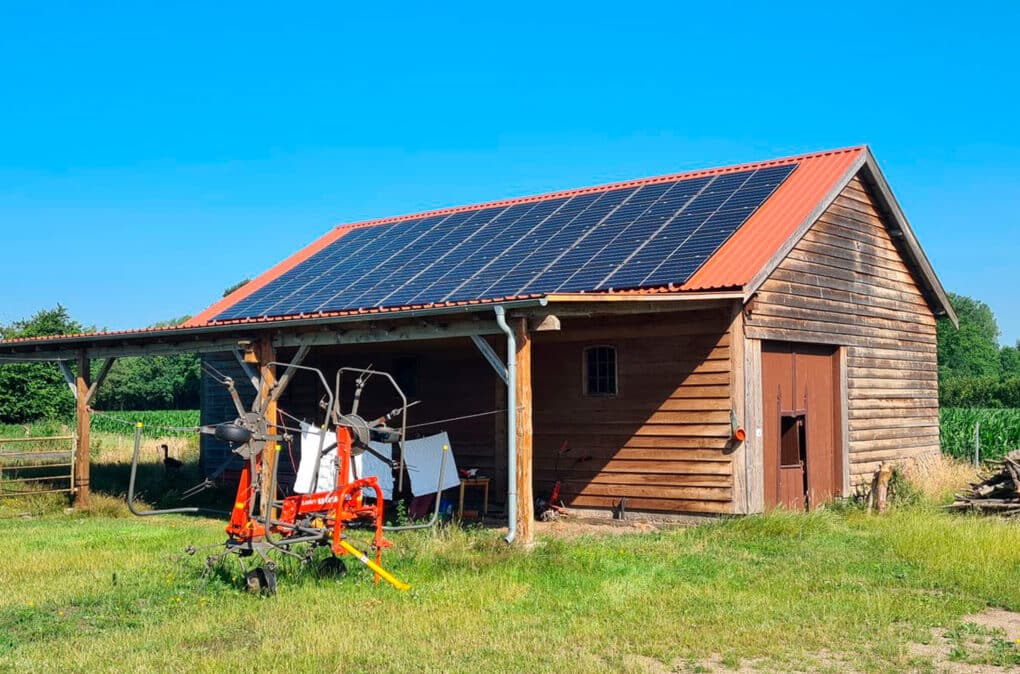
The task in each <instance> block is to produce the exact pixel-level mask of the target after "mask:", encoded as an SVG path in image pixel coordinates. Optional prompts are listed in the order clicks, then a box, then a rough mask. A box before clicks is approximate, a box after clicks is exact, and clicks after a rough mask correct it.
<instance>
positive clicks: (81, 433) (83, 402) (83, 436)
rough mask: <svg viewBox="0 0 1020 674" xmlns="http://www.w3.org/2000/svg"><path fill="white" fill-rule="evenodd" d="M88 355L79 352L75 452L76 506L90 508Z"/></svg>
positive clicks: (76, 387) (76, 382)
mask: <svg viewBox="0 0 1020 674" xmlns="http://www.w3.org/2000/svg"><path fill="white" fill-rule="evenodd" d="M90 375H91V373H90V372H89V358H88V354H87V353H86V352H85V351H84V350H82V351H79V352H78V374H77V376H76V377H75V395H76V400H75V419H76V420H77V432H76V434H75V437H76V438H77V443H78V444H77V446H76V447H75V452H74V505H75V507H76V508H88V506H89V429H90V427H91V419H90V415H89V388H90V386H91V381H90V379H91V376H90Z"/></svg>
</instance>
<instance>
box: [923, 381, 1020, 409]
mask: <svg viewBox="0 0 1020 674" xmlns="http://www.w3.org/2000/svg"><path fill="white" fill-rule="evenodd" d="M939 402H940V403H941V404H942V406H943V407H1005V408H1020V378H1017V377H1012V378H1007V379H999V378H998V377H954V378H952V379H947V380H945V381H942V382H941V383H940V384H939Z"/></svg>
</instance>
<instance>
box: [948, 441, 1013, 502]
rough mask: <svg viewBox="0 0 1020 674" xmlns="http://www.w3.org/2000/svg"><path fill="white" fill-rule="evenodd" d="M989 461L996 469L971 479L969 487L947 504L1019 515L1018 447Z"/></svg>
mask: <svg viewBox="0 0 1020 674" xmlns="http://www.w3.org/2000/svg"><path fill="white" fill-rule="evenodd" d="M988 463H989V465H990V466H991V467H993V468H994V470H995V472H993V473H992V474H991V475H989V476H988V477H986V478H985V479H983V480H981V481H980V482H974V483H972V484H971V485H970V487H971V488H970V490H969V491H967V492H965V493H961V494H957V495H956V500H955V501H953V503H952V504H950V505H949V506H947V507H948V508H950V509H951V510H973V511H977V512H981V513H989V514H995V515H1001V516H1003V517H1012V516H1014V515H1020V450H1014V451H1012V452H1010V453H1009V454H1007V455H1006V456H1005V457H1003V459H1002V460H1001V461H989V462H988Z"/></svg>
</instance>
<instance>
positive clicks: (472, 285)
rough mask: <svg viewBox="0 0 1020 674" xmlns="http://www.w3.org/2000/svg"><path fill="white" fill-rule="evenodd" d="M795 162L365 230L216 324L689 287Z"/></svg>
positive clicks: (343, 239) (288, 274)
mask: <svg viewBox="0 0 1020 674" xmlns="http://www.w3.org/2000/svg"><path fill="white" fill-rule="evenodd" d="M796 167H797V164H786V165H783V166H773V167H769V168H761V169H749V170H746V171H735V172H731V173H723V174H720V175H715V176H701V177H693V178H686V179H680V180H675V181H666V182H659V183H648V184H644V185H641V186H639V187H620V188H616V189H610V190H605V191H600V192H591V193H588V194H577V195H574V196H564V197H555V198H549V199H543V200H538V201H533V202H528V203H518V204H512V205H509V206H495V207H487V208H477V209H473V210H464V211H459V212H456V213H449V214H440V215H433V216H427V217H418V218H412V219H408V220H404V221H402V222H398V223H390V224H382V225H375V226H368V227H358V228H354V229H352V230H350V231H349V232H347V233H345V234H344V235H343V236H341V237H340V238H339V239H337V240H336V241H334V242H333V243H331V244H330V245H328V246H326V247H325V248H324V249H322V250H320V251H318V252H317V253H315V254H314V255H312V256H311V257H309V258H308V259H307V260H305V261H304V262H302V263H300V264H298V265H297V266H295V267H294V268H293V269H291V270H289V271H287V272H286V273H284V274H282V275H281V276H280V277H278V278H276V279H274V280H273V281H271V282H270V283H268V284H266V285H265V286H264V287H262V288H260V289H259V290H257V291H256V292H254V293H252V294H251V295H249V296H248V297H246V298H244V299H243V300H241V301H239V302H237V303H236V304H234V305H233V306H232V307H230V308H228V309H226V310H225V311H223V312H222V313H220V314H219V315H218V316H216V319H215V320H230V319H237V318H257V317H262V316H287V315H293V314H302V313H303V314H315V313H319V312H327V311H339V310H345V309H361V308H372V307H397V306H405V305H412V304H413V305H419V304H432V303H439V302H449V301H459V300H472V299H498V298H502V297H512V296H517V295H523V294H539V293H552V292H581V291H596V290H608V289H623V288H640V287H657V286H663V285H667V284H670V283H673V284H681V283H683V282H685V281H686V280H687V279H689V278H690V277H691V275H692V274H694V272H695V271H697V269H698V268H699V267H700V266H701V265H702V264H704V262H705V261H706V260H707V259H708V258H709V257H711V256H712V255H713V254H714V253H715V251H717V250H718V249H719V247H720V246H721V245H722V244H723V243H725V242H726V240H727V239H729V238H730V237H731V236H732V235H733V233H734V232H736V231H737V230H738V229H739V228H740V227H741V225H743V224H744V222H746V221H747V219H748V218H749V217H750V216H751V215H752V214H753V213H754V212H755V211H756V210H757V209H758V208H759V207H760V206H761V205H762V204H763V203H764V202H765V200H766V199H768V198H769V196H771V195H772V193H773V192H774V191H775V190H776V188H777V187H778V186H779V185H780V184H782V182H783V181H784V180H785V179H786V178H787V177H788V176H789V175H790V173H792V172H793V170H794V169H795V168H796Z"/></svg>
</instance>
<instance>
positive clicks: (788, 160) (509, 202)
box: [330, 145, 868, 233]
mask: <svg viewBox="0 0 1020 674" xmlns="http://www.w3.org/2000/svg"><path fill="white" fill-rule="evenodd" d="M867 147H868V146H867V145H854V146H849V147H842V148H836V149H833V150H820V151H816V152H807V153H804V154H798V155H791V156H789V157H778V158H776V159H768V160H765V161H756V162H747V163H743V164H730V165H727V166H717V167H713V168H707V169H693V170H690V171H681V172H679V173H667V174H664V175H658V176H649V177H647V178H634V179H630V180H622V181H618V182H612V183H603V184H600V185H591V186H588V187H575V188H571V189H566V190H557V191H554V192H544V193H542V194H531V195H527V196H523V197H512V198H508V199H498V200H496V201H483V202H479V203H475V204H464V205H461V206H447V207H444V208H434V209H431V210H428V211H420V212H417V213H407V214H405V215H395V216H390V217H386V218H374V219H372V220H361V221H358V222H352V223H346V224H342V225H336V226H334V227H333V229H332V230H330V231H331V232H334V233H339V232H348V231H350V230H352V229H361V228H363V227H375V226H377V225H390V224H395V223H398V222H406V221H408V220H416V219H419V218H428V217H434V216H439V215H452V214H454V213H463V212H466V211H476V210H482V209H485V208H501V207H502V208H505V207H507V206H514V205H516V204H527V203H533V202H537V201H547V200H549V199H560V198H563V197H573V196H578V195H582V194H593V193H597V192H609V191H611V190H617V189H626V188H628V187H639V186H641V185H654V184H657V183H662V182H673V181H676V180H689V179H691V178H699V177H701V176H710V175H720V174H724V173H736V172H738V171H748V170H751V169H759V168H766V167H770V166H785V165H786V164H794V163H798V162H801V161H804V160H808V159H817V158H819V157H829V156H832V155H837V154H846V153H850V152H859V151H861V150H863V149H866V148H867Z"/></svg>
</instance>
